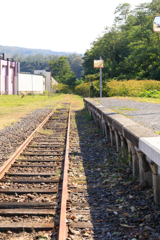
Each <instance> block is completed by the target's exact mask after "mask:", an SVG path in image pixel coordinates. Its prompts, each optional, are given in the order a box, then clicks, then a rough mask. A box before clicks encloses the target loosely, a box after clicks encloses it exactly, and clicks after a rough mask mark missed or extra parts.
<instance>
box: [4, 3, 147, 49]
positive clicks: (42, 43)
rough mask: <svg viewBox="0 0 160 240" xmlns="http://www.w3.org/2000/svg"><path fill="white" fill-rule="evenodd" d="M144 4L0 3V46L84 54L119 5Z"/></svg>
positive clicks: (108, 24)
mask: <svg viewBox="0 0 160 240" xmlns="http://www.w3.org/2000/svg"><path fill="white" fill-rule="evenodd" d="M125 2H127V3H130V4H131V5H132V6H133V4H134V5H137V4H140V3H145V2H151V1H144V0H134V1H133V0H132V1H131V0H128V1H127V0H126V1H121V0H112V1H108V0H101V1H98V0H81V1H77V0H45V1H40V0H27V1H22V0H14V1H13V0H7V1H4V0H0V3H1V10H2V9H4V11H1V37H0V45H4V46H18V47H26V48H40V49H50V50H53V51H66V52H77V53H84V52H85V51H86V49H89V48H90V47H91V46H90V43H91V42H93V41H94V40H96V38H97V37H98V35H102V34H103V33H104V29H105V27H106V26H108V27H110V26H111V25H112V23H113V20H114V10H115V8H116V7H117V6H118V5H119V4H120V3H125Z"/></svg>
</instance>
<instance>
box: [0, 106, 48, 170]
mask: <svg viewBox="0 0 160 240" xmlns="http://www.w3.org/2000/svg"><path fill="white" fill-rule="evenodd" d="M51 111H52V109H50V108H43V109H42V108H41V109H37V110H35V111H33V112H32V113H29V114H27V115H26V117H24V118H22V119H21V120H20V121H19V122H17V123H15V124H14V125H12V126H9V127H6V128H4V129H2V130H0V166H1V165H2V164H3V163H4V162H5V161H6V160H7V158H8V157H9V156H10V155H11V154H12V153H14V151H15V150H16V148H18V147H19V146H20V145H21V144H22V143H23V142H24V141H25V139H27V137H28V136H29V135H30V134H31V133H32V132H33V131H34V130H35V129H36V127H38V125H39V124H40V123H41V122H42V121H43V120H44V119H45V117H47V116H48V114H49V113H50V112H51Z"/></svg>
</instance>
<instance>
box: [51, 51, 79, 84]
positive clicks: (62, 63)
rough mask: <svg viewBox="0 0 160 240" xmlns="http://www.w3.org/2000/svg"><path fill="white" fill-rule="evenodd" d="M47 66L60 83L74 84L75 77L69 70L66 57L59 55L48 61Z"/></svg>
mask: <svg viewBox="0 0 160 240" xmlns="http://www.w3.org/2000/svg"><path fill="white" fill-rule="evenodd" d="M49 67H50V70H51V72H52V76H53V77H54V78H55V79H56V80H57V81H58V82H60V83H63V84H66V85H70V86H72V85H74V84H75V80H76V77H75V75H74V73H73V72H72V71H71V67H70V65H69V63H68V61H67V57H64V56H61V57H59V58H58V59H57V60H54V59H53V60H52V61H50V62H49Z"/></svg>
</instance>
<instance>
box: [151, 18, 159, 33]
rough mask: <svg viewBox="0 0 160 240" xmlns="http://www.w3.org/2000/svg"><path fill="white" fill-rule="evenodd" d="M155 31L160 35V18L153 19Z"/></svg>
mask: <svg viewBox="0 0 160 240" xmlns="http://www.w3.org/2000/svg"><path fill="white" fill-rule="evenodd" d="M153 31H154V32H157V33H160V16H155V17H154V18H153Z"/></svg>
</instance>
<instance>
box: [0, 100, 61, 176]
mask: <svg viewBox="0 0 160 240" xmlns="http://www.w3.org/2000/svg"><path fill="white" fill-rule="evenodd" d="M61 103H62V102H61ZM61 103H59V104H58V106H56V107H55V109H54V110H53V111H52V112H51V113H50V114H49V115H48V116H47V117H46V118H45V119H44V120H43V122H42V123H40V125H39V126H38V127H37V128H36V129H35V130H34V131H33V132H32V133H31V135H30V136H29V137H28V138H27V139H26V140H25V141H24V142H23V143H22V145H20V147H19V148H18V149H17V150H16V151H15V152H14V153H13V155H12V156H10V158H9V159H8V160H7V161H6V162H5V163H4V165H3V166H2V167H0V179H1V178H2V177H3V176H4V175H5V173H6V172H7V171H8V169H9V168H10V167H11V165H12V164H13V163H14V161H15V159H16V158H17V157H18V156H19V155H20V153H21V152H22V151H23V150H24V149H25V148H26V146H27V145H28V144H29V143H30V141H31V140H32V138H33V135H34V134H35V133H36V132H37V131H38V130H39V129H41V128H42V127H43V125H44V124H45V123H46V122H47V121H48V119H49V118H50V117H51V116H52V115H53V113H54V111H55V110H56V109H57V108H58V107H59V105H60V104H61Z"/></svg>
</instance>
